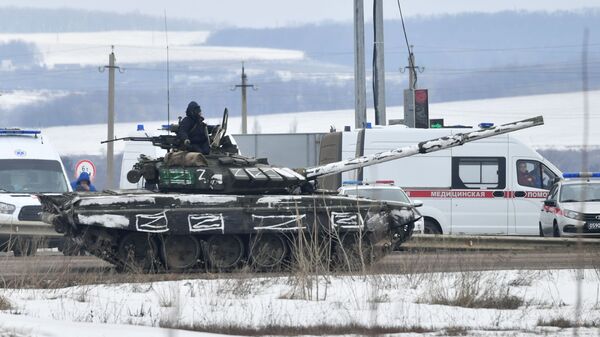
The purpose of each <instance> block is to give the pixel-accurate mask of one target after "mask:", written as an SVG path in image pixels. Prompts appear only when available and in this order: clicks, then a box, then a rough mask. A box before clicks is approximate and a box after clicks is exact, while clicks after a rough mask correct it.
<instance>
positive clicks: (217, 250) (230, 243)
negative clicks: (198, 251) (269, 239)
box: [206, 235, 244, 270]
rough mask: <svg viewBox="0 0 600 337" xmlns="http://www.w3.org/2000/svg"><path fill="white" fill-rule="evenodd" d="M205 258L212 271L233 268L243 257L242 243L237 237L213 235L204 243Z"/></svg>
mask: <svg viewBox="0 0 600 337" xmlns="http://www.w3.org/2000/svg"><path fill="white" fill-rule="evenodd" d="M206 256H207V258H208V263H209V266H210V267H211V268H212V269H214V270H228V269H232V268H235V267H236V266H237V265H238V264H239V263H240V262H241V261H242V258H243V256H244V243H243V242H242V239H240V238H239V237H238V236H237V235H213V236H211V237H210V238H209V239H208V240H207V241H206Z"/></svg>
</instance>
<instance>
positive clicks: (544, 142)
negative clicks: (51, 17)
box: [44, 91, 600, 155]
mask: <svg viewBox="0 0 600 337" xmlns="http://www.w3.org/2000/svg"><path fill="white" fill-rule="evenodd" d="M589 97H590V113H591V119H590V142H589V144H590V145H592V146H598V144H600V125H599V124H600V115H598V114H597V113H594V112H595V111H597V109H598V108H599V107H600V91H592V92H589ZM582 102H583V98H582V93H580V92H574V93H562V94H548V95H535V96H523V97H508V98H495V99H484V100H473V101H461V102H449V103H435V104H431V105H430V117H431V118H444V119H445V124H446V125H457V124H462V125H471V126H475V127H476V126H477V125H478V124H479V123H481V122H493V123H496V124H504V123H509V122H513V121H517V120H521V119H525V118H530V117H534V116H538V115H542V116H544V122H545V125H543V126H538V127H534V128H530V129H526V130H521V131H517V132H515V133H514V135H515V136H516V137H518V138H519V139H521V140H523V141H524V142H525V143H526V144H529V145H531V146H533V147H536V148H548V147H567V148H568V147H580V146H581V144H582V139H583V138H582V128H583V118H582V116H583V112H582V110H583V109H582V104H583V103H582ZM119 113H120V111H119V107H118V104H117V115H118V114H119ZM182 114H183V112H182ZM249 116H250V117H249V119H248V125H249V128H248V129H249V132H251V133H253V132H254V130H253V126H254V125H255V124H258V125H259V126H260V130H262V132H263V133H287V132H290V130H292V129H294V128H295V129H296V132H299V133H301V132H329V127H330V126H331V125H333V126H335V127H336V128H337V129H338V130H343V127H344V126H345V125H350V126H352V127H354V110H328V111H312V112H295V113H282V114H272V115H259V116H253V115H252V111H249ZM403 116H404V112H403V108H402V107H401V106H395V107H388V109H387V117H388V119H399V118H403ZM367 119H368V120H369V121H373V120H374V112H373V110H372V109H370V110H369V111H368V116H367ZM207 122H208V123H209V124H219V123H220V122H221V121H220V118H211V119H208V120H207ZM137 124H144V125H145V129H146V130H150V134H152V132H155V131H152V130H156V129H158V128H160V126H161V124H166V121H150V122H143V121H140V122H139V123H118V124H117V125H115V136H116V137H126V136H130V135H134V134H135V130H136V126H137ZM240 132H241V118H240V117H230V118H229V126H228V133H229V134H235V133H240ZM106 133H107V132H106V125H104V124H94V125H86V126H85V127H81V126H59V127H51V128H46V129H44V134H45V135H47V136H48V137H49V138H50V139H51V140H52V143H53V144H54V145H55V146H56V148H57V149H58V151H59V152H60V153H61V154H65V155H72V154H76V155H85V154H87V155H98V154H102V153H105V151H106V150H105V149H106V146H105V145H101V144H100V141H101V140H104V139H106ZM64 135H69V136H68V137H65V136H64ZM136 135H137V136H140V134H136ZM141 135H143V134H141ZM73 139H77V142H73V141H72V140H73ZM115 151H116V152H121V151H123V142H117V143H115Z"/></svg>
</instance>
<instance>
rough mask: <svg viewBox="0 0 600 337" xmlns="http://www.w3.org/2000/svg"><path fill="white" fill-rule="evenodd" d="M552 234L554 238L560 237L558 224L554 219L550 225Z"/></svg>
mask: <svg viewBox="0 0 600 337" xmlns="http://www.w3.org/2000/svg"><path fill="white" fill-rule="evenodd" d="M552 235H553V236H554V237H555V238H558V237H560V229H559V228H558V224H557V223H556V221H554V225H553V226H552Z"/></svg>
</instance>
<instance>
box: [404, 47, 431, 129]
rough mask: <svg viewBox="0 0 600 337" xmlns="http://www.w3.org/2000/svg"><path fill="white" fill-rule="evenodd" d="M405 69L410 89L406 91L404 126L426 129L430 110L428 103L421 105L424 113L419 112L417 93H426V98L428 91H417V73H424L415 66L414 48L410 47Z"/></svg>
mask: <svg viewBox="0 0 600 337" xmlns="http://www.w3.org/2000/svg"><path fill="white" fill-rule="evenodd" d="M404 69H407V70H408V89H405V90H404V124H405V125H406V126H408V127H410V128H414V127H420V128H426V127H428V125H429V109H428V108H427V105H428V103H425V104H424V105H423V104H421V105H420V109H421V110H423V109H424V111H418V112H417V110H418V109H417V104H416V102H415V92H416V91H422V92H424V94H425V98H426V97H427V90H417V71H419V72H423V68H421V67H417V66H416V65H415V54H414V53H413V46H410V47H409V54H408V67H404ZM401 71H402V69H401ZM402 72H403V71H402ZM426 99H427V98H426ZM421 103H423V102H421Z"/></svg>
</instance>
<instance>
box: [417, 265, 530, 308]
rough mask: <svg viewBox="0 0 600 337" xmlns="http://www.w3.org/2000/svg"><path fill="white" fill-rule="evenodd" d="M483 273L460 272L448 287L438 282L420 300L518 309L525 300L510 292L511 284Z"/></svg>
mask: <svg viewBox="0 0 600 337" xmlns="http://www.w3.org/2000/svg"><path fill="white" fill-rule="evenodd" d="M482 275H483V274H482V273H471V272H465V273H460V274H459V275H458V276H457V277H456V278H455V279H454V282H453V285H452V286H450V287H448V286H447V285H444V284H443V282H438V283H437V284H436V285H435V286H432V287H430V288H429V290H428V292H427V293H426V294H425V295H424V296H422V299H421V300H420V302H422V303H430V304H439V305H449V306H457V307H463V308H485V309H509V310H514V309H518V308H519V307H520V306H522V305H524V304H525V301H524V300H523V299H522V298H521V297H518V296H515V295H512V294H511V293H510V286H509V285H507V284H506V283H503V282H502V281H499V280H496V279H495V278H493V277H491V278H489V279H485V278H484V277H483V276H482Z"/></svg>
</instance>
